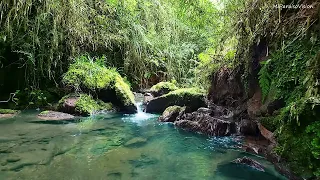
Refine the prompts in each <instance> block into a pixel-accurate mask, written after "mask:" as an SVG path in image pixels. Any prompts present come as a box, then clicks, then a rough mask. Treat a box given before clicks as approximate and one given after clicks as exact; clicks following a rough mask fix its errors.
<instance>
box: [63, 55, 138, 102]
mask: <svg viewBox="0 0 320 180" xmlns="http://www.w3.org/2000/svg"><path fill="white" fill-rule="evenodd" d="M62 81H63V83H64V84H66V85H68V86H71V87H74V89H81V90H84V91H85V92H89V93H91V92H94V94H97V93H96V92H98V93H99V91H100V92H101V91H102V90H111V91H115V94H116V96H117V98H113V97H111V98H106V99H108V101H109V100H112V99H117V100H120V101H121V103H120V106H130V105H134V104H135V100H134V95H133V93H132V91H131V90H130V85H129V84H128V83H126V82H125V80H124V79H123V78H122V77H121V75H120V74H119V73H118V72H117V71H116V70H115V69H113V68H107V67H104V66H101V65H100V64H98V63H94V62H90V61H88V59H86V58H84V57H83V56H82V57H80V58H78V59H77V60H76V62H75V63H74V64H71V65H70V68H69V70H68V72H67V73H65V74H64V76H63V80H62ZM104 101H105V100H104ZM111 102H113V101H111ZM113 103H114V104H118V102H113Z"/></svg>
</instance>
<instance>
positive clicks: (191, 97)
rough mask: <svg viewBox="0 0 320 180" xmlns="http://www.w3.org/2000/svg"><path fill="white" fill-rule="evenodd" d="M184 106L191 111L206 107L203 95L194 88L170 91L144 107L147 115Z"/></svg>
mask: <svg viewBox="0 0 320 180" xmlns="http://www.w3.org/2000/svg"><path fill="white" fill-rule="evenodd" d="M174 105H177V106H186V107H187V108H188V109H190V110H191V111H196V110H197V109H198V108H200V107H204V106H206V103H205V100H204V95H203V93H202V92H200V91H199V90H198V89H196V88H184V89H178V90H175V91H172V92H170V93H168V94H165V95H162V96H160V97H157V98H155V99H152V100H151V101H150V102H149V103H148V104H147V105H146V112H148V113H162V112H163V111H164V110H165V109H166V108H167V107H169V106H174Z"/></svg>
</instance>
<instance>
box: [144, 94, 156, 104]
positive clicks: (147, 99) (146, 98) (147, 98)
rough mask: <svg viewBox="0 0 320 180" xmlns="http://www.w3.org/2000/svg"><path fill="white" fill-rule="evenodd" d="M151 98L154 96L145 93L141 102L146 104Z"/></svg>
mask: <svg viewBox="0 0 320 180" xmlns="http://www.w3.org/2000/svg"><path fill="white" fill-rule="evenodd" d="M152 99H154V97H153V95H152V94H151V93H145V94H144V97H143V104H144V105H146V104H148V103H149V102H150V101H151V100H152Z"/></svg>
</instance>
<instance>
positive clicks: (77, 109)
mask: <svg viewBox="0 0 320 180" xmlns="http://www.w3.org/2000/svg"><path fill="white" fill-rule="evenodd" d="M112 109H113V105H112V104H111V103H104V102H103V101H101V100H99V99H97V100H95V99H93V97H92V96H90V95H87V94H69V95H67V96H65V97H63V98H62V99H61V100H60V101H59V105H58V110H59V111H61V112H64V113H68V114H76V115H82V116H89V115H91V114H94V113H96V112H98V111H102V110H106V111H111V110H112Z"/></svg>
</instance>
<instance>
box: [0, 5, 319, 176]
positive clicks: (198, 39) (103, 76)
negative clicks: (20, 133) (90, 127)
mask: <svg viewBox="0 0 320 180" xmlns="http://www.w3.org/2000/svg"><path fill="white" fill-rule="evenodd" d="M277 4H287V5H290V4H308V5H312V8H291V9H290V8H287V9H285V8H283V9H281V8H275V5H277ZM319 4H320V3H319V2H318V1H313V0H305V1H298V0H294V1H291V0H14V1H12V0H1V2H0V98H1V99H0V100H6V99H8V97H9V95H10V93H15V96H14V98H13V99H12V102H10V103H2V104H0V105H1V106H3V108H10V109H27V108H39V107H44V106H54V104H55V103H56V102H58V101H59V99H61V98H62V97H63V96H65V95H67V94H69V93H70V92H77V93H82V92H85V93H89V94H90V96H88V95H84V96H83V97H85V98H87V99H89V100H84V102H88V101H91V99H92V97H96V95H95V94H98V93H97V91H100V90H101V89H103V88H106V87H108V88H109V89H115V91H116V94H117V95H118V96H120V98H119V99H118V101H119V102H121V106H122V105H130V104H131V105H132V104H133V101H134V100H133V99H134V98H133V94H132V92H131V91H130V90H132V91H138V90H140V89H145V88H150V87H152V85H155V84H157V83H158V82H161V81H167V82H171V84H169V85H168V84H166V85H168V86H169V87H168V88H172V89H173V90H176V89H178V88H192V87H197V88H199V89H200V90H197V92H200V91H201V92H202V91H203V90H205V91H206V90H208V88H209V86H210V82H211V78H212V75H213V74H214V73H215V72H217V71H218V70H219V69H220V68H228V69H232V70H234V71H238V72H239V73H241V83H242V84H243V86H244V87H245V89H246V94H247V97H248V98H251V97H252V96H253V94H255V92H256V91H258V90H259V89H260V90H261V92H262V98H261V104H267V103H270V102H273V101H276V100H277V101H281V102H282V103H283V106H282V107H281V109H280V110H278V111H275V112H273V113H260V114H257V115H256V116H257V117H259V119H260V120H261V123H262V124H263V125H264V126H265V127H267V128H268V129H269V130H271V131H273V132H274V133H275V135H276V139H277V142H278V144H277V147H276V148H275V149H274V151H275V152H276V153H277V154H279V155H280V156H281V158H282V159H284V160H285V161H286V162H287V163H288V164H289V167H290V169H291V170H292V171H293V172H294V173H296V174H298V175H300V176H305V177H318V178H319V177H320V91H319V88H320V37H319V35H320V21H319V18H320V6H319ZM154 88H155V87H154ZM257 89H258V90H257ZM91 95H92V97H91ZM9 100H10V99H9ZM108 101H109V99H108ZM102 106H108V107H109V106H111V105H110V104H103V105H102ZM97 108H101V107H97ZM80 109H81V108H80ZM79 111H80V110H79ZM81 112H85V113H87V114H90V112H91V110H90V109H89V110H87V109H81Z"/></svg>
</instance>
